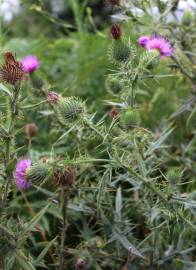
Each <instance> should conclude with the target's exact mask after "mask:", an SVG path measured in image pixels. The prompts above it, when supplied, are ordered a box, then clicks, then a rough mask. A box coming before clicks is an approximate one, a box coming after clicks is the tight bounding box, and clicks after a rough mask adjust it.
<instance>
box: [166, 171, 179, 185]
mask: <svg viewBox="0 0 196 270" xmlns="http://www.w3.org/2000/svg"><path fill="white" fill-rule="evenodd" d="M181 177H182V173H181V172H180V171H179V169H178V168H170V169H169V170H168V171H167V173H166V178H167V180H168V181H169V182H170V183H171V184H176V183H178V182H179V181H180V179H181Z"/></svg>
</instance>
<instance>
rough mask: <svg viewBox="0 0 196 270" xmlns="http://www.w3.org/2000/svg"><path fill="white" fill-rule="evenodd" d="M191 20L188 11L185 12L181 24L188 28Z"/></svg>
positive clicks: (191, 17) (191, 16)
mask: <svg viewBox="0 0 196 270" xmlns="http://www.w3.org/2000/svg"><path fill="white" fill-rule="evenodd" d="M192 20H193V15H192V14H191V12H190V11H189V10H185V11H184V14H183V16H182V24H183V25H185V26H189V25H190V24H191V22H192Z"/></svg>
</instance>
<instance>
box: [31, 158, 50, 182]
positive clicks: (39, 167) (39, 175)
mask: <svg viewBox="0 0 196 270" xmlns="http://www.w3.org/2000/svg"><path fill="white" fill-rule="evenodd" d="M48 173H49V169H48V166H47V164H45V163H40V164H38V163H37V164H34V165H33V166H31V167H30V168H29V169H28V170H27V171H26V179H27V180H31V181H32V183H39V182H42V181H43V180H45V179H46V177H47V176H48Z"/></svg>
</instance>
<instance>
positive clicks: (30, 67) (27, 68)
mask: <svg viewBox="0 0 196 270" xmlns="http://www.w3.org/2000/svg"><path fill="white" fill-rule="evenodd" d="M21 63H22V66H23V70H24V72H26V73H32V72H33V71H35V70H36V69H38V68H39V66H40V63H39V60H38V59H37V57H36V56H35V55H28V56H26V57H24V58H23V59H22V60H21Z"/></svg>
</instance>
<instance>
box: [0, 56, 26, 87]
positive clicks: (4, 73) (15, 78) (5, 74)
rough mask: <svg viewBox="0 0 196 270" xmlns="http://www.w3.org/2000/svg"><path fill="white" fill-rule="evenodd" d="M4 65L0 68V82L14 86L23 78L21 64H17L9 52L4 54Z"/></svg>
mask: <svg viewBox="0 0 196 270" xmlns="http://www.w3.org/2000/svg"><path fill="white" fill-rule="evenodd" d="M3 56H4V64H3V65H2V66H1V67H0V81H4V82H6V83H10V84H12V85H15V84H16V83H17V82H19V81H21V80H22V79H23V76H24V71H23V67H22V64H21V63H20V62H18V61H17V60H16V59H15V57H14V55H13V54H12V53H11V52H5V53H4V54H3Z"/></svg>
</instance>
